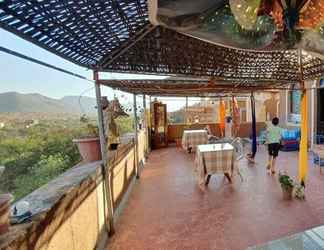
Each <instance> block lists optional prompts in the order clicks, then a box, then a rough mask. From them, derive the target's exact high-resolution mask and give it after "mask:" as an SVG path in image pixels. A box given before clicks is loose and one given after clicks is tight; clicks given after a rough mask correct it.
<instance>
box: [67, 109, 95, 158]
mask: <svg viewBox="0 0 324 250" xmlns="http://www.w3.org/2000/svg"><path fill="white" fill-rule="evenodd" d="M80 121H81V124H83V126H82V132H81V134H80V137H79V138H76V139H73V142H74V143H75V144H76V145H77V146H78V149H79V152H80V155H81V157H82V159H83V162H84V163H88V162H94V161H99V160H101V150H100V139H99V132H98V127H97V126H96V125H94V124H93V123H91V121H90V119H89V118H88V117H87V116H86V115H82V116H81V118H80Z"/></svg>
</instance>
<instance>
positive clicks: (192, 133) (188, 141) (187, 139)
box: [182, 129, 208, 150]
mask: <svg viewBox="0 0 324 250" xmlns="http://www.w3.org/2000/svg"><path fill="white" fill-rule="evenodd" d="M207 143H208V134H207V131H206V130H204V129H201V130H185V131H183V135H182V147H183V148H184V149H187V150H188V149H193V150H195V149H196V147H197V146H198V145H201V144H207Z"/></svg>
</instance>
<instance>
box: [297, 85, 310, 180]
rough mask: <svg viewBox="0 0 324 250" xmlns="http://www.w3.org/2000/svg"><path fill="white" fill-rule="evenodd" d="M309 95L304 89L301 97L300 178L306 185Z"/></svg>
mask: <svg viewBox="0 0 324 250" xmlns="http://www.w3.org/2000/svg"><path fill="white" fill-rule="evenodd" d="M307 121H308V117H307V95H306V90H303V93H302V99H301V126H300V127H301V139H300V146H299V148H300V149H299V180H300V182H301V185H303V186H305V181H306V175H307V169H308V156H307V141H308V138H307V132H308V127H307Z"/></svg>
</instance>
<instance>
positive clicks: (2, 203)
mask: <svg viewBox="0 0 324 250" xmlns="http://www.w3.org/2000/svg"><path fill="white" fill-rule="evenodd" d="M11 200H12V195H11V194H1V195H0V235H2V234H5V233H7V232H8V230H9V225H10V224H9V218H10V202H11Z"/></svg>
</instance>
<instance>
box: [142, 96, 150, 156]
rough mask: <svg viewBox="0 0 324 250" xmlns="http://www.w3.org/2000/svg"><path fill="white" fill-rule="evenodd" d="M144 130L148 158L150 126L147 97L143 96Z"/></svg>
mask: <svg viewBox="0 0 324 250" xmlns="http://www.w3.org/2000/svg"><path fill="white" fill-rule="evenodd" d="M143 110H144V113H143V129H144V132H145V139H146V140H145V158H147V156H148V145H149V144H148V126H147V112H146V95H143Z"/></svg>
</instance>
